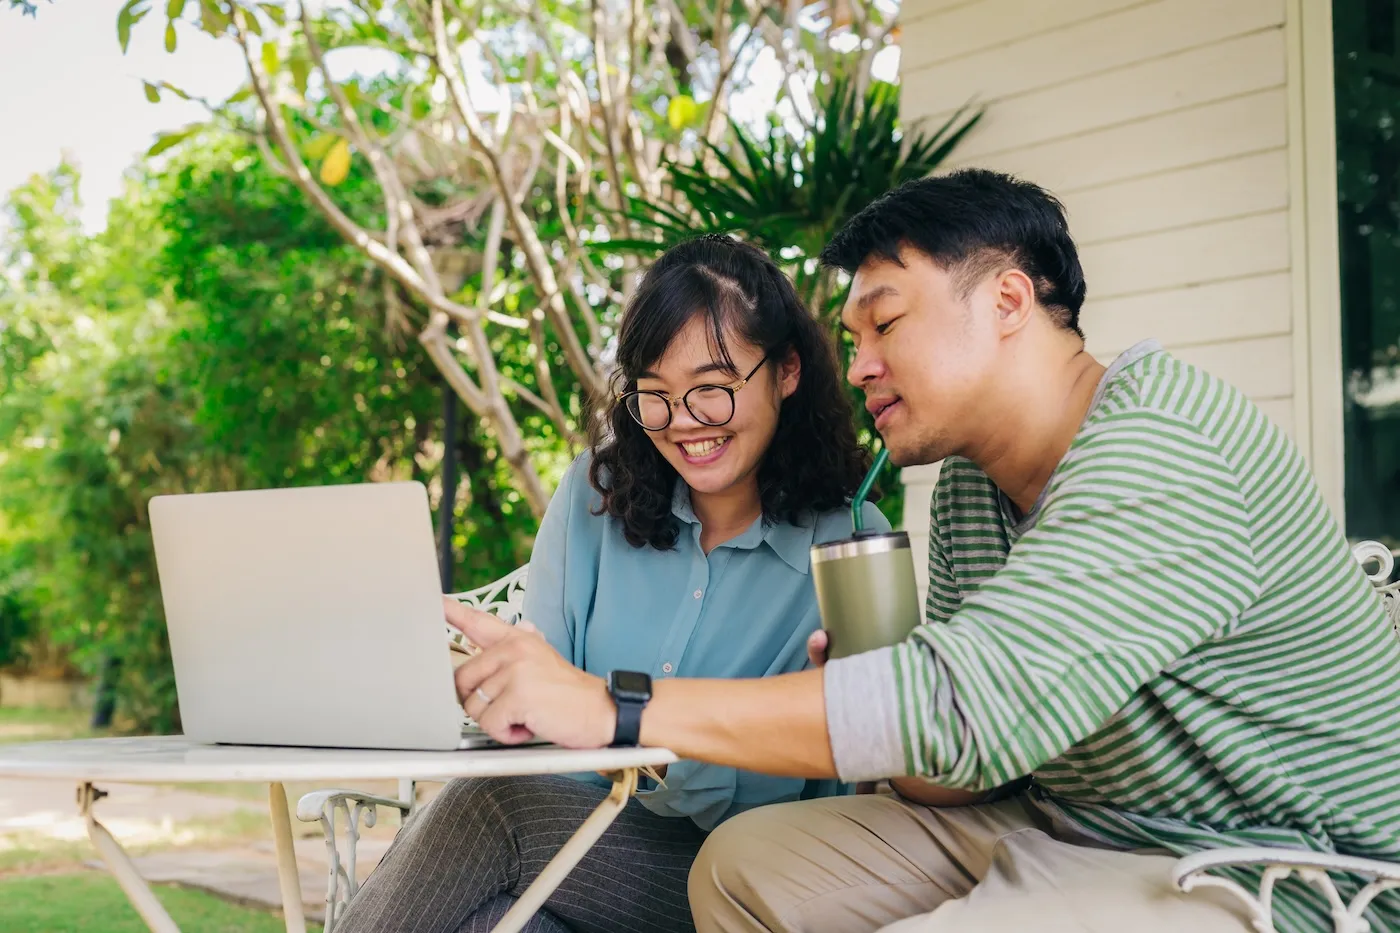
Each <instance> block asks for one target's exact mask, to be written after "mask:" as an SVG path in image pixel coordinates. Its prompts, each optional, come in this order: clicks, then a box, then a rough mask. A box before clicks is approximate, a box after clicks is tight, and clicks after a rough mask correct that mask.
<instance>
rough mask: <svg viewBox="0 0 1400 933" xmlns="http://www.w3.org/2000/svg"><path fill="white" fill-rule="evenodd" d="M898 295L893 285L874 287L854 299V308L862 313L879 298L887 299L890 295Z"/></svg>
mask: <svg viewBox="0 0 1400 933" xmlns="http://www.w3.org/2000/svg"><path fill="white" fill-rule="evenodd" d="M898 294H899V290H898V289H897V288H895V287H894V286H893V285H876V286H875V287H874V288H872V289H871V290H870V291H868V292H866V293H865V294H863V295H861V296H860V297H859V298H857V299H856V307H857V308H859V309H860V310H862V311H864V310H866V309H867V308H869V307H870V306H871V305H873V304H874V303H875V302H877V301H879V300H880V299H881V298H888V297H889V296H890V295H898Z"/></svg>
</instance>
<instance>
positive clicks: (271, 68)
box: [262, 42, 282, 76]
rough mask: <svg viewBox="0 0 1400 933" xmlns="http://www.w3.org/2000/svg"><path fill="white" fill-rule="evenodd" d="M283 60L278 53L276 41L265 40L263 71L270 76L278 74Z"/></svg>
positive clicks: (263, 46)
mask: <svg viewBox="0 0 1400 933" xmlns="http://www.w3.org/2000/svg"><path fill="white" fill-rule="evenodd" d="M281 64H282V63H281V60H280V58H279V57H278V55H277V43H276V42H264V43H263V44H262V65H263V71H264V72H266V73H267V74H268V75H269V76H271V75H275V74H277V69H278V68H279V67H280V66H281Z"/></svg>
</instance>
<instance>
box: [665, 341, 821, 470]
mask: <svg viewBox="0 0 1400 933" xmlns="http://www.w3.org/2000/svg"><path fill="white" fill-rule="evenodd" d="M711 343H712V341H711V330H710V325H709V321H708V320H706V317H705V315H703V314H697V315H695V316H694V317H692V318H691V319H690V321H689V323H687V324H686V326H685V327H684V328H683V329H682V330H681V331H680V333H678V334H677V335H676V338H675V339H674V340H672V341H671V345H670V346H668V347H667V348H666V353H665V354H664V355H663V356H662V357H661V359H660V360H657V362H656V363H655V364H653V365H652V367H651V369H650V370H648V371H647V372H645V373H642V374H641V375H640V376H639V377H638V379H637V388H638V389H641V390H650V391H657V392H665V393H666V394H667V395H670V396H671V397H673V398H675V399H680V398H681V397H682V396H684V395H685V393H686V392H688V391H690V390H691V389H693V388H695V387H696V386H702V385H727V386H732V385H734V384H735V383H737V382H739V380H741V379H743V378H744V376H746V375H747V374H748V373H749V372H750V371H751V370H753V369H754V367H758V371H757V372H755V373H754V374H753V376H752V377H751V378H750V379H749V381H748V382H747V383H746V384H745V385H744V386H743V388H741V389H738V390H736V391H735V392H734V417H732V418H731V419H730V420H729V421H728V422H726V423H725V424H722V425H718V426H712V425H707V424H705V423H704V422H702V421H698V420H696V418H695V417H694V416H693V415H692V414H691V413H690V411H689V410H688V409H687V408H686V406H685V405H683V404H680V403H679V402H678V403H677V404H676V406H675V407H674V408H673V409H672V411H671V423H670V424H669V425H667V426H666V428H665V429H663V430H660V431H648V432H647V434H648V436H650V437H651V440H652V443H654V444H655V445H656V447H657V449H658V450H660V451H661V455H662V456H663V457H665V458H666V459H667V461H669V462H670V464H671V465H672V466H673V467H675V468H676V472H677V473H679V474H680V476H681V479H683V480H685V482H686V485H688V486H689V487H690V488H691V489H692V490H694V491H695V492H700V493H719V492H724V491H726V490H729V489H731V488H733V487H735V486H737V485H739V484H741V483H744V482H749V481H752V479H753V477H755V476H756V474H757V470H758V465H759V463H760V462H761V461H762V460H763V455H764V452H765V451H767V449H768V444H769V443H770V442H771V441H772V440H773V434H774V432H776V431H777V429H778V410H779V408H780V407H781V406H782V401H783V399H785V398H787V397H788V396H790V395H792V393H793V392H795V391H797V383H798V379H799V378H800V375H801V363H800V362H799V360H798V357H797V354H796V353H792V352H790V353H789V354H788V357H787V358H786V359H784V360H781V361H777V362H773V361H770V362H768V363H766V364H765V365H762V366H759V363H760V361H761V360H762V359H763V349H762V348H761V347H756V346H754V345H753V344H750V343H748V342H747V341H744V340H743V339H741V338H739V337H737V336H734V335H732V334H730V333H726V334H725V344H726V346H727V347H728V349H729V355H730V357H731V358H732V359H733V361H734V366H735V367H736V368H737V370H738V371H737V372H736V371H734V370H731V369H730V368H729V367H727V366H726V365H725V364H724V362H723V359H722V358H721V356H720V354H719V353H718V348H716V347H713V346H712V345H711ZM697 394H699V393H697ZM706 394H707V395H709V396H711V397H713V398H717V399H718V400H719V401H720V402H721V403H723V402H724V399H723V393H706ZM692 402H693V404H695V407H696V409H697V411H700V412H701V414H705V413H706V411H705V408H704V404H705V403H703V402H700V403H696V400H695V397H692ZM712 420H713V419H712Z"/></svg>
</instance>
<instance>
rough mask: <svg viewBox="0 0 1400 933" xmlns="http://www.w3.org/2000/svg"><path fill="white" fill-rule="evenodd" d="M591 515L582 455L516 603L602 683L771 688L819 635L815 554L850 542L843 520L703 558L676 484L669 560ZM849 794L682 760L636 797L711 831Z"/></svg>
mask: <svg viewBox="0 0 1400 933" xmlns="http://www.w3.org/2000/svg"><path fill="white" fill-rule="evenodd" d="M600 504H601V499H600V497H599V496H598V493H597V491H596V490H594V489H593V488H592V487H591V486H590V485H589V483H588V458H587V455H584V456H583V457H580V458H579V459H578V460H576V461H574V463H573V465H572V466H570V467H569V470H568V472H567V473H565V475H564V479H563V482H561V483H560V485H559V489H558V490H557V491H556V492H555V494H554V498H553V499H552V500H551V501H550V503H549V509H548V510H547V511H546V512H545V517H544V521H543V522H542V523H541V525H540V530H539V535H538V537H536V539H535V548H534V553H533V554H532V555H531V558H530V578H529V583H528V584H527V586H526V590H525V605H524V617H525V618H526V619H529V620H530V621H531V622H533V623H534V624H535V625H536V626H538V627H539V629H540V631H541V632H542V633H543V634H544V636H545V638H547V639H548V640H549V643H550V644H551V645H553V646H554V647H555V649H556V650H558V651H559V653H560V654H562V655H563V656H564V657H565V658H568V659H569V660H570V661H572V662H573V663H574V665H575V666H577V667H580V668H582V669H583V670H586V671H588V672H590V673H593V674H597V675H599V676H601V677H606V676H607V675H608V673H609V672H611V671H614V670H622V671H642V672H645V673H648V674H650V675H651V676H652V678H653V679H654V680H661V679H664V678H667V677H767V676H769V675H772V674H783V673H788V672H791V671H799V670H802V669H803V668H804V667H806V666H807V647H806V645H807V636H808V635H810V634H811V633H812V632H813V631H814V630H816V629H817V628H818V627H820V625H821V620H820V615H819V613H818V612H817V598H816V592H815V590H814V589H813V586H812V577H811V565H810V550H811V547H812V545H813V544H820V543H823V542H826V541H832V540H835V539H837V538H845V537H849V536H850V534H851V515H850V510H849V509H841V510H837V511H833V512H825V513H822V514H820V515H809V516H808V518H807V520H806V521H804V522H803V523H801V524H795V525H794V524H788V523H786V522H779V523H768V522H765V521H764V520H763V519H758V520H756V521H755V522H754V523H753V525H751V526H750V527H749V529H748V530H747V531H745V532H744V533H743V534H741V535H739V536H738V537H737V538H733V539H731V540H729V541H726V542H725V543H724V544H721V545H719V546H718V547H716V548H714V549H713V550H712V551H711V552H710V553H709V554H708V555H707V554H706V553H705V552H704V550H703V549H702V548H701V547H700V520H699V519H697V518H696V517H695V513H694V511H692V510H691V507H690V490H689V487H687V486H686V485H685V484H684V483H683V482H680V481H677V483H676V491H675V495H674V497H673V499H672V504H671V508H672V512H673V513H674V514H675V516H676V518H677V519H679V520H680V523H681V529H680V536H679V538H678V539H677V541H676V546H675V547H674V548H673V549H672V550H669V551H658V550H656V549H655V548H652V547H640V548H636V547H632V546H631V545H630V544H628V543H627V541H626V539H625V538H624V537H623V536H622V527H621V525H620V524H619V523H618V522H617V521H616V520H615V519H613V518H612V517H611V516H607V515H597V514H595V512H596V510H597V509H598V507H599V505H600ZM863 514H864V519H865V525H866V527H867V528H871V529H879V530H881V531H884V530H887V529H888V528H889V523H888V522H886V521H885V518H884V516H883V515H882V514H881V513H880V510H879V509H877V508H876V507H875V506H874V505H873V504H871V503H868V502H867V503H866V504H865V506H864V513H863ZM578 777H579V778H580V779H582V780H592V781H597V782H602V783H606V782H605V781H603V780H602V778H600V777H598V776H597V775H578ZM846 790H847V788H846V787H844V786H843V785H841V784H839V783H838V782H836V781H804V780H802V779H800V778H780V777H771V776H769V775H762V774H754V773H752V772H749V771H738V770H736V769H734V768H724V767H719V766H717V765H706V764H700V763H698V762H692V761H681V762H677V763H676V764H673V765H671V767H670V768H669V769H668V770H667V773H666V782H665V786H664V787H659V788H655V789H651V790H646V791H643V792H642V793H641V794H640V795H639V798H640V799H641V801H642V803H643V804H644V805H645V806H646V807H647V808H648V809H650V810H652V811H653V812H655V813H658V814H661V815H663V816H685V817H690V818H691V819H692V820H694V821H695V823H696V825H698V826H699V827H700V828H702V829H706V830H709V829H713V828H714V827H715V826H716V825H718V824H719V823H720V822H721V821H723V820H725V819H727V818H729V817H731V816H733V815H735V814H736V813H740V812H742V811H744V810H747V809H749V808H751V807H757V806H761V805H763V804H769V803H777V802H779V801H784V800H797V799H802V798H808V797H823V796H831V795H833V794H840V793H844V792H845V791H846Z"/></svg>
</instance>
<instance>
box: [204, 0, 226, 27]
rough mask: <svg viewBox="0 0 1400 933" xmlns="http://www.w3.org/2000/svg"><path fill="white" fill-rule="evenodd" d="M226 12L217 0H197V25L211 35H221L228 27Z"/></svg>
mask: <svg viewBox="0 0 1400 933" xmlns="http://www.w3.org/2000/svg"><path fill="white" fill-rule="evenodd" d="M228 23H229V19H228V14H227V13H225V12H224V11H223V9H222V8H221V7H220V6H219V3H218V0H199V25H200V26H201V27H202V28H203V29H204V31H205V32H207V33H209V35H211V36H221V35H223V34H224V32H225V31H226V30H227V29H228Z"/></svg>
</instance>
